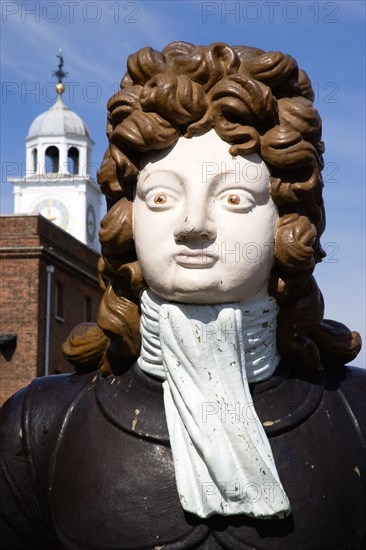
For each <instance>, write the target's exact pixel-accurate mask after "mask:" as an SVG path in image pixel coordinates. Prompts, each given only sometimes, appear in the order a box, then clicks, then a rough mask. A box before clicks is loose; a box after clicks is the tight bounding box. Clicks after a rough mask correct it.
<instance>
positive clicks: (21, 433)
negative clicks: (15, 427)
mask: <svg viewBox="0 0 366 550" xmlns="http://www.w3.org/2000/svg"><path fill="white" fill-rule="evenodd" d="M19 437H20V438H23V430H22V428H20V429H19Z"/></svg>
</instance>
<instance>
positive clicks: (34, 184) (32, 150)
mask: <svg viewBox="0 0 366 550" xmlns="http://www.w3.org/2000/svg"><path fill="white" fill-rule="evenodd" d="M57 57H58V58H59V61H60V62H59V65H58V70H57V71H55V72H54V75H55V76H56V77H57V78H58V82H57V84H56V86H55V89H56V92H57V100H56V102H55V103H54V105H53V106H52V107H51V108H50V109H48V111H46V112H44V113H42V114H40V115H38V116H37V117H36V118H35V119H34V120H33V122H32V123H31V125H30V127H29V130H28V135H27V137H26V140H25V141H26V146H25V151H26V161H25V176H24V177H22V178H11V179H10V178H9V180H8V181H10V182H11V183H13V184H14V213H15V214H33V215H34V214H41V215H42V216H44V217H46V218H48V219H49V220H51V221H52V222H53V223H54V224H55V225H58V226H59V227H61V228H62V229H64V230H65V231H67V232H68V233H70V234H71V235H73V236H74V237H76V238H77V239H79V240H80V241H82V242H84V243H85V244H87V245H88V246H91V247H93V248H94V249H95V250H99V243H98V224H99V220H100V201H101V191H100V189H99V186H98V184H97V183H96V182H95V181H94V179H93V177H92V175H91V169H92V168H93V163H92V148H93V144H94V143H93V140H92V139H91V136H90V134H89V130H88V127H87V125H86V124H85V122H84V121H83V119H82V118H81V117H80V116H79V115H77V114H76V113H74V112H73V111H72V110H71V109H69V107H68V106H67V105H65V103H64V101H63V99H62V94H63V92H64V90H65V86H64V84H63V82H62V80H63V78H64V77H65V76H67V73H65V71H64V70H63V66H64V60H63V57H62V55H61V50H60V52H59V55H58V56H57Z"/></svg>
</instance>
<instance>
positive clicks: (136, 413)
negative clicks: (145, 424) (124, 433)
mask: <svg viewBox="0 0 366 550" xmlns="http://www.w3.org/2000/svg"><path fill="white" fill-rule="evenodd" d="M139 414H140V409H135V415H136V416H135V418H134V419H133V420H132V424H131V427H132V429H133V430H135V428H136V424H137V417H138V415H139Z"/></svg>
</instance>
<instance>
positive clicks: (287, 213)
mask: <svg viewBox="0 0 366 550" xmlns="http://www.w3.org/2000/svg"><path fill="white" fill-rule="evenodd" d="M127 66H128V71H127V72H126V74H125V75H124V77H123V78H122V81H121V84H120V87H121V90H120V91H119V92H117V93H116V94H115V95H113V97H112V98H111V99H110V100H109V102H108V126H107V135H108V140H109V148H108V149H107V151H106V153H105V156H104V159H103V162H102V165H101V168H100V170H99V172H98V181H99V184H100V186H101V188H102V191H103V193H104V194H105V195H106V197H107V205H108V212H107V214H106V216H105V217H104V219H103V221H102V224H101V231H100V241H101V245H102V258H103V259H102V260H101V262H100V277H101V282H102V285H103V287H104V288H105V293H104V297H103V299H102V302H101V306H100V310H99V316H98V326H95V327H88V331H86V332H85V331H84V332H83V334H82V336H81V337H79V338H78V337H75V334H74V336H73V340H72V335H71V337H70V338H69V340H68V341H67V342H66V343H65V345H64V352H65V354H66V356H67V357H68V359H69V360H70V361H71V362H72V363H74V364H79V365H81V364H82V363H83V357H84V353H85V352H86V355H87V357H88V358H89V363H88V365H89V364H90V357H91V356H93V353H92V351H91V349H95V353H94V365H96V364H97V363H99V365H100V366H101V368H102V371H103V372H104V373H109V372H111V370H113V371H114V372H115V371H116V370H118V366H117V365H118V364H120V363H121V362H123V363H125V364H130V363H132V362H133V361H134V360H135V359H136V358H137V356H138V354H139V350H140V337H139V293H140V291H141V289H142V288H143V287H144V281H143V278H142V275H141V271H140V267H139V264H138V261H137V258H136V252H135V247H134V240H133V234H132V201H133V196H134V189H135V185H136V181H137V177H138V174H139V166H140V159H141V157H142V155H143V154H144V153H146V152H150V151H158V150H164V149H168V148H170V147H172V146H173V145H174V144H175V143H176V142H177V140H178V138H179V137H180V136H184V137H186V138H190V137H192V136H196V135H202V134H204V133H206V132H208V131H209V130H210V129H212V128H213V129H214V130H215V131H216V133H217V134H218V135H219V136H220V137H221V138H222V139H223V140H225V141H227V142H228V144H229V151H230V153H231V154H232V155H248V154H251V153H258V154H259V155H260V157H261V158H262V159H263V160H264V162H265V163H266V164H267V166H268V168H269V170H270V173H271V187H270V192H271V196H272V198H273V200H274V202H275V203H276V205H277V208H278V211H279V216H280V219H279V223H278V229H277V233H276V238H275V266H274V269H273V272H272V275H271V279H270V284H269V292H270V294H271V295H273V296H274V297H275V298H276V299H277V301H278V303H279V306H280V311H279V315H278V323H277V348H278V352H279V354H280V355H281V356H288V357H290V358H292V359H294V358H295V359H296V361H295V363H296V364H297V365H301V366H302V367H303V368H305V369H308V370H310V371H318V370H320V369H321V368H322V358H324V357H326V356H329V355H330V356H332V359H333V361H334V359H336V361H337V363H339V362H348V361H350V360H352V359H353V358H354V357H355V356H356V355H357V353H358V351H359V349H360V337H359V335H358V333H355V332H350V331H349V330H348V329H347V328H346V327H344V326H343V325H341V324H340V323H335V322H333V321H325V320H323V313H324V304H323V298H322V295H321V292H320V290H319V288H318V286H317V284H316V282H315V279H314V278H313V276H312V272H313V270H314V267H315V264H316V263H317V262H319V261H321V260H322V258H323V257H324V256H325V254H324V252H323V250H322V248H321V245H320V236H321V235H322V233H323V231H324V227H325V214H324V206H323V199H322V187H323V182H322V176H321V170H322V168H323V159H322V154H323V152H324V145H323V142H322V141H321V119H320V117H319V114H318V112H317V111H316V109H315V108H314V107H313V104H312V101H313V98H314V97H313V91H312V87H311V83H310V81H309V79H308V77H307V75H306V73H305V72H304V71H302V70H300V69H298V66H297V64H296V61H295V60H294V59H293V58H292V57H290V56H289V55H286V54H282V53H280V52H264V51H262V50H259V49H256V48H250V47H246V46H233V47H230V46H228V45H227V44H223V43H213V44H211V45H209V46H194V45H192V44H189V43H186V42H174V43H172V44H169V45H168V46H167V47H166V48H165V49H164V50H163V51H162V52H158V51H155V50H153V49H152V48H142V49H141V50H139V51H138V52H136V53H135V54H133V55H131V56H130V57H129V58H128V62H127ZM101 331H103V334H102V333H101ZM98 335H99V337H98ZM105 336H107V339H105ZM93 342H94V343H93ZM95 342H98V345H95ZM92 362H93V361H92ZM323 363H324V361H323Z"/></svg>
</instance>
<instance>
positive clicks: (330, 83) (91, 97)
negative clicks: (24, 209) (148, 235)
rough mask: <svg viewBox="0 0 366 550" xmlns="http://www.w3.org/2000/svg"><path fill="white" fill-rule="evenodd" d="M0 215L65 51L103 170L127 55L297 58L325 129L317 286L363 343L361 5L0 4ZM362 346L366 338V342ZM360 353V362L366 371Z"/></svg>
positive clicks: (333, 313) (72, 90)
mask: <svg viewBox="0 0 366 550" xmlns="http://www.w3.org/2000/svg"><path fill="white" fill-rule="evenodd" d="M1 20H2V23H1V25H2V33H1V85H2V98H1V167H2V179H1V195H0V198H1V213H3V214H4V213H11V212H12V209H13V199H12V186H11V185H10V184H8V183H6V177H7V176H11V175H13V176H19V175H20V174H21V173H23V172H24V152H25V143H24V138H25V136H26V134H27V131H28V128H29V125H30V123H31V122H32V120H33V119H34V118H35V117H36V116H37V115H38V114H40V113H41V112H43V111H45V110H47V109H49V108H50V107H51V105H52V104H53V102H54V100H55V92H54V91H53V85H51V83H53V82H54V79H53V78H52V77H51V74H52V72H53V71H54V70H55V69H56V67H57V62H58V60H57V58H56V54H57V53H58V49H59V48H62V50H63V56H64V60H65V70H66V71H67V72H68V78H67V79H66V80H65V84H66V85H67V84H68V86H67V87H66V91H65V93H64V96H63V97H64V101H65V103H67V104H68V106H69V107H70V108H71V109H72V110H74V111H76V112H77V113H78V114H79V115H80V116H81V117H82V118H83V119H84V120H85V121H86V122H87V124H88V127H89V130H90V132H91V135H92V137H93V139H94V141H95V147H94V154H93V159H94V162H95V165H96V166H97V165H98V164H99V163H100V161H101V158H102V155H103V152H104V149H105V148H106V145H107V142H106V138H105V124H106V103H107V101H108V98H109V97H110V96H111V95H112V94H113V93H114V92H115V91H117V87H118V82H119V80H120V78H121V76H122V75H123V73H124V72H125V68H126V59H127V56H128V55H129V54H130V53H132V52H134V51H136V50H137V49H139V48H141V47H143V46H152V47H153V48H155V49H161V48H162V47H164V46H165V45H166V44H167V43H169V42H172V41H176V40H185V41H188V42H192V43H195V44H209V43H210V42H214V41H221V42H227V43H229V44H233V45H235V44H244V45H248V46H255V47H259V48H262V49H264V50H280V51H283V52H285V53H289V54H291V55H292V56H293V57H294V58H295V59H296V60H297V62H298V64H299V66H300V67H301V68H303V69H305V70H306V72H307V73H308V74H309V76H310V78H311V80H312V82H313V85H314V90H315V93H316V106H317V108H318V109H319V111H320V114H321V116H322V118H323V134H324V141H325V145H326V154H325V162H326V167H325V172H324V179H325V191H324V196H325V201H326V208H327V229H326V232H325V234H324V235H323V239H322V242H323V246H324V248H325V249H326V250H327V252H328V254H329V256H328V258H327V259H326V260H325V261H324V262H323V263H322V264H321V265H319V266H318V267H317V269H316V271H315V276H316V278H317V281H318V284H319V286H320V288H321V290H322V292H323V294H324V298H325V303H326V317H328V318H333V319H336V320H338V321H341V322H343V323H345V324H346V325H348V326H349V327H350V328H352V329H355V330H358V331H359V332H361V334H362V335H363V336H364V335H365V282H364V281H365V185H364V182H365V104H364V95H365V2H364V1H363V0H356V1H352V0H345V1H335V2H330V1H307V0H302V1H297V2H291V1H280V0H273V1H272V0H267V1H265V0H263V1H241V2H238V1H236V2H235V1H234V2H231V1H230V2H222V1H220V2H201V1H196V0H195V1H168V0H166V1H155V0H145V1H136V2H135V1H121V2H118V1H116V0H104V1H100V0H99V1H87V0H79V1H73V0H69V1H66V0H65V1H63V0H59V1H47V0H46V1H36V2H33V1H28V2H14V1H12V0H9V1H8V0H2V2H1ZM364 340H365V338H364ZM364 357H365V355H364V352H361V354H360V356H359V358H358V359H357V360H356V361H355V362H354V364H356V365H358V366H364V364H365V360H364Z"/></svg>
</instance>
